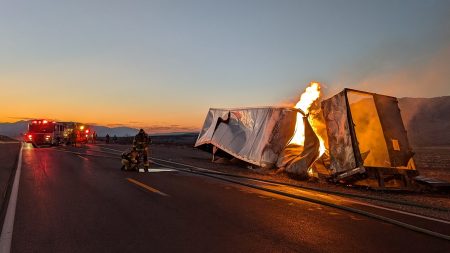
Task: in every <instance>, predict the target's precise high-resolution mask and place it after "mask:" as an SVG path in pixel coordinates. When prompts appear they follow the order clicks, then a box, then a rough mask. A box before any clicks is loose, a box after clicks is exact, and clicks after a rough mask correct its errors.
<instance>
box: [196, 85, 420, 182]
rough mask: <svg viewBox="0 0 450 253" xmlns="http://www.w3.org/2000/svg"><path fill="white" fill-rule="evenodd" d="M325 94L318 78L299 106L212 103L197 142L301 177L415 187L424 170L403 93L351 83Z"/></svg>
mask: <svg viewBox="0 0 450 253" xmlns="http://www.w3.org/2000/svg"><path fill="white" fill-rule="evenodd" d="M319 97H320V85H319V84H318V83H316V82H312V83H311V84H310V86H309V87H308V88H306V91H305V92H304V93H303V94H302V96H301V98H300V100H299V102H298V103H297V104H296V106H295V107H258V108H235V109H210V110H209V112H208V115H207V117H206V120H205V122H204V124H203V128H202V130H201V132H200V134H199V136H198V139H197V141H196V143H195V147H197V148H200V149H203V150H207V151H209V152H212V153H213V157H214V155H225V156H228V157H232V158H235V159H239V160H242V161H245V162H247V163H250V164H253V165H256V166H260V167H263V168H276V169H278V171H285V172H287V173H288V174H290V175H295V176H296V177H297V178H300V179H307V178H310V177H312V176H315V177H324V178H327V179H328V180H332V181H335V182H341V183H345V184H352V185H360V186H368V187H372V188H382V189H386V188H393V189H401V188H410V187H411V184H412V182H413V177H414V176H417V175H418V173H417V170H416V168H415V165H414V161H413V158H412V157H413V154H414V153H413V152H412V150H411V148H410V146H409V143H408V138H407V134H406V130H405V127H404V125H403V121H402V119H401V115H400V109H399V108H398V101H397V99H396V98H395V97H390V96H384V95H379V94H374V93H368V92H363V91H357V90H351V89H344V90H343V91H342V92H340V93H338V94H336V95H335V96H333V97H331V98H329V99H327V100H324V101H322V103H321V104H320V103H319ZM213 159H214V158H213Z"/></svg>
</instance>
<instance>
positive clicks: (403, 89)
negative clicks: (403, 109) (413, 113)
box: [354, 45, 450, 97]
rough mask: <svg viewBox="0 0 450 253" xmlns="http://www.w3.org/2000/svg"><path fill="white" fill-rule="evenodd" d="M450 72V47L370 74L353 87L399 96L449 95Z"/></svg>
mask: <svg viewBox="0 0 450 253" xmlns="http://www.w3.org/2000/svg"><path fill="white" fill-rule="evenodd" d="M449 69H450V45H449V46H447V47H445V48H442V49H440V50H438V51H436V52H435V53H434V54H433V55H431V56H424V57H423V58H421V59H420V60H415V61H414V62H412V63H404V64H403V65H402V66H400V67H398V68H394V69H392V70H384V71H380V72H378V73H372V74H369V75H367V76H365V77H364V78H362V79H361V80H360V81H358V82H357V84H356V85H355V86H354V88H356V89H361V90H365V91H372V92H376V93H381V94H386V95H391V96H396V97H435V96H443V95H450V71H449Z"/></svg>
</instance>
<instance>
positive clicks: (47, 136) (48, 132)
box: [24, 119, 65, 146]
mask: <svg viewBox="0 0 450 253" xmlns="http://www.w3.org/2000/svg"><path fill="white" fill-rule="evenodd" d="M64 129H65V126H64V124H62V123H59V122H55V121H51V120H47V119H35V120H30V122H29V123H28V131H27V133H26V134H25V136H24V138H25V142H28V143H31V144H33V146H41V145H59V144H60V143H61V142H62V140H63V138H64Z"/></svg>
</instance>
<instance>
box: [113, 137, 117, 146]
mask: <svg viewBox="0 0 450 253" xmlns="http://www.w3.org/2000/svg"><path fill="white" fill-rule="evenodd" d="M113 143H114V144H117V136H116V135H114V136H113Z"/></svg>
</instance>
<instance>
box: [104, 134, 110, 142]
mask: <svg viewBox="0 0 450 253" xmlns="http://www.w3.org/2000/svg"><path fill="white" fill-rule="evenodd" d="M105 139H106V144H109V134H106V136H105Z"/></svg>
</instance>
